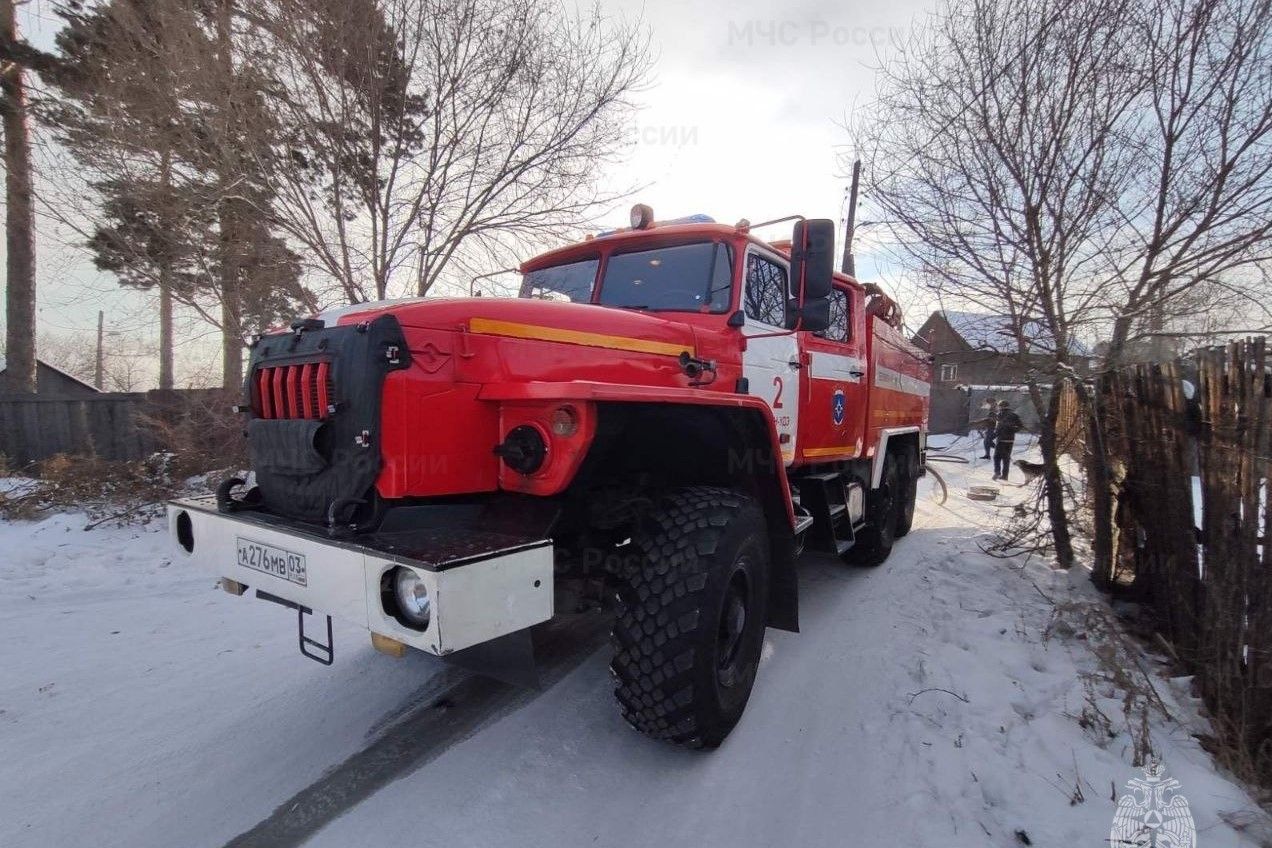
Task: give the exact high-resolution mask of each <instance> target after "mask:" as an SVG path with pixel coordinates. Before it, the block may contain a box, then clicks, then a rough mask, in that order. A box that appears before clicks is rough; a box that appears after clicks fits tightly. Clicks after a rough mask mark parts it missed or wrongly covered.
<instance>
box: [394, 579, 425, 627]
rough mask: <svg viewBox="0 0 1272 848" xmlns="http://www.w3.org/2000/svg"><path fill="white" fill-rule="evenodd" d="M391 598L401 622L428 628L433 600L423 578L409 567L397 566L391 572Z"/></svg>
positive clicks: (410, 625)
mask: <svg viewBox="0 0 1272 848" xmlns="http://www.w3.org/2000/svg"><path fill="white" fill-rule="evenodd" d="M393 598H394V600H396V601H397V608H398V613H399V614H400V615H401V616H402V618H403V619H405V620H404V621H403V624H406V625H407V626H409V627H415V628H418V629H420V630H427V629H428V622H429V619H430V618H431V617H432V615H433V600H432V598H430V597H429V596H428V589H427V588H426V587H425V586H424V580H423V579H422V578H421V577H420V576H419V575H418V574H416V573H415V572H414V571H413V570H411V569H409V568H403V567H401V566H398V568H397V569H395V570H394V573H393Z"/></svg>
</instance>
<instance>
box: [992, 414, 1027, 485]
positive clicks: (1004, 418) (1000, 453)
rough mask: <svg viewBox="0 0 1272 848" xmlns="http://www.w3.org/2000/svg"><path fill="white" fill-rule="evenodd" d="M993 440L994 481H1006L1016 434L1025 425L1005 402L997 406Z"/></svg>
mask: <svg viewBox="0 0 1272 848" xmlns="http://www.w3.org/2000/svg"><path fill="white" fill-rule="evenodd" d="M995 421H996V424H995V426H994V439H995V441H996V442H997V444H995V445H994V479H995V480H1002V481H1004V482H1005V481H1006V480H1007V472H1008V471H1010V470H1011V451H1012V448H1014V447H1015V446H1016V434H1017V433H1019V432H1020V430H1021V428H1023V427H1024V426H1025V423H1024V422H1023V421H1021V420H1020V416H1019V415H1017V414H1016V413H1015V412H1013V411H1012V409H1011V405H1010V404H1008V403H1007V401H1002V402H1001V403H999V404H998V416H997V418H996V419H995Z"/></svg>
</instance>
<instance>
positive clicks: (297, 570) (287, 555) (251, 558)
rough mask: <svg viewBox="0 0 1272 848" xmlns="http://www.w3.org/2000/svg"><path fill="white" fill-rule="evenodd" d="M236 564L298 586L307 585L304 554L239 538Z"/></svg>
mask: <svg viewBox="0 0 1272 848" xmlns="http://www.w3.org/2000/svg"><path fill="white" fill-rule="evenodd" d="M238 564H239V565H241V566H243V567H244V568H250V569H252V570H253V571H259V572H261V573H262V574H270V575H273V576H274V577H281V578H283V579H284V580H290V581H291V582H292V583H295V584H296V585H298V586H307V585H309V584H308V579H309V578H308V574H307V572H306V571H305V555H304V554H295V553H292V552H291V551H285V550H283V549H282V548H276V547H274V546H273V545H262V544H261V543H260V542H253V541H252V540H251V539H243V538H239V540H238Z"/></svg>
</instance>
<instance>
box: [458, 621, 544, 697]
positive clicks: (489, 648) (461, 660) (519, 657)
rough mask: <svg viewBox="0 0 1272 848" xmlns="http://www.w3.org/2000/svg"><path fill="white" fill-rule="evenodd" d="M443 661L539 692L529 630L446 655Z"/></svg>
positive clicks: (537, 669)
mask: <svg viewBox="0 0 1272 848" xmlns="http://www.w3.org/2000/svg"><path fill="white" fill-rule="evenodd" d="M442 659H443V660H444V661H446V662H447V663H449V664H451V665H454V666H458V667H459V668H462V669H465V670H466V671H471V672H474V673H476V674H481V675H484V676H486V677H493V678H494V679H495V680H499V681H502V682H504V683H511V684H512V685H513V686H521V687H524V688H526V689H538V688H539V667H538V665H536V664H535V661H534V643H533V642H532V641H531V639H530V628H529V627H527V628H525V629H524V630H518V631H516V632H514V633H509V634H508V635H507V636H500V637H498V638H496V639H491V640H490V641H489V642H482V643H480V644H477V645H473V646H472V647H471V648H465V649H464V650H462V651H455V652H453V653H450V654H446V655H445V656H443V657H442Z"/></svg>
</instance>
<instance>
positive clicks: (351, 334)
mask: <svg viewBox="0 0 1272 848" xmlns="http://www.w3.org/2000/svg"><path fill="white" fill-rule="evenodd" d="M754 229H756V228H754V227H751V226H750V225H749V224H748V223H747V222H741V223H739V224H737V225H734V226H727V225H722V224H717V223H714V222H712V221H710V220H705V219H702V218H694V219H689V220H682V221H676V222H669V223H665V224H658V223H656V222H655V221H654V219H653V215H652V211H650V210H649V209H648V207H640V206H638V207H636V208H635V209H634V210H633V216H632V226H631V227H630V228H627V229H624V230H621V231H616V232H611V233H608V234H603V235H601V236H597V237H595V238H588V239H585V240H584V241H582V242H579V243H576V244H571V245H568V246H566V247H563V248H560V249H558V250H554V251H550V252H548V253H545V254H543V255H540V256H538V257H536V258H534V259H532V260H530V261H528V262H526V263H525V264H524V265H523V266H522V267H521V269H520V271H521V274H522V280H521V285H520V291H519V297H517V298H490V297H480V298H459V299H435V298H422V299H414V300H406V301H397V302H386V303H375V304H359V305H355V306H352V307H344V308H342V309H340V310H338V311H332V312H329V313H324V314H321V315H318V316H315V317H312V318H308V319H304V320H300V321H297V322H296V323H295V324H294V325H293V326H292V328H291V329H290V330H287V331H283V332H279V333H271V334H267V335H266V336H264V337H262V338H260V339H258V340H256V341H255V343H254V344H253V346H252V357H251V363H250V367H249V369H248V376H247V380H246V385H245V389H244V399H243V403H242V404H241V406H240V410H241V412H242V414H243V416H244V419H245V432H246V438H247V440H248V447H249V454H250V456H251V461H252V471H253V475H252V478H253V479H252V480H251V481H250V483H249V482H246V481H244V480H239V479H235V480H230V481H226V483H225V484H224V485H223V486H222V487H221V489H220V490H219V491H218V495H217V497H216V498H215V499H203V500H188V501H181V502H174V503H173V504H172V505H170V508H169V516H170V523H171V527H172V532H173V535H174V537H175V539H176V541H177V543H178V546H179V548H180V550H182V551H183V552H184V553H185V555H186V556H188V557H190V558H191V559H192V560H194V561H195V562H196V563H198V564H201V565H203V566H204V567H206V568H208V569H210V570H211V571H212V572H213V573H215V574H217V575H218V576H219V577H221V578H222V585H223V586H224V587H225V588H227V590H229V591H231V592H233V593H235V594H243V593H245V592H246V591H247V590H248V588H249V586H251V587H254V588H255V591H256V594H257V596H258V597H262V598H264V599H266V600H272V601H275V602H278V603H282V604H284V605H286V606H289V607H292V608H293V609H295V610H297V612H298V620H299V621H300V626H301V629H302V633H301V645H302V650H306V652H307V653H311V654H316V655H317V656H318V658H319V659H321V660H323V661H328V662H329V661H330V660H331V659H332V657H334V647H333V646H332V645H331V644H330V639H329V638H328V639H327V640H326V641H325V642H324V641H323V640H322V639H321V638H320V636H321V631H320V633H319V638H313V637H310V636H308V635H307V633H306V631H305V629H304V628H305V622H306V620H307V619H306V616H307V615H311V614H313V613H317V614H320V615H325V616H331V615H335V616H338V617H341V618H345V619H348V620H351V621H354V622H355V623H357V624H359V625H360V626H363V627H365V628H366V629H368V630H369V631H370V632H371V634H372V641H373V643H374V644H375V645H376V647H377V648H379V649H381V650H386V651H389V652H391V653H393V652H396V653H401V652H402V651H404V650H406V649H407V648H415V649H420V650H425V651H428V652H431V653H434V654H437V655H439V656H446V657H449V658H450V659H452V660H456V661H462V660H472V659H473V658H474V657H475V656H477V655H480V656H483V657H489V656H491V655H492V654H494V653H499V652H502V653H504V654H515V655H517V656H522V657H524V656H527V655H528V652H527V647H528V640H529V632H528V628H530V627H531V626H533V625H535V624H538V623H541V622H543V621H545V620H547V619H548V618H551V617H552V616H553V615H554V614H563V613H568V612H572V611H574V610H577V609H580V608H584V607H587V606H603V607H605V608H607V609H609V610H611V611H612V615H613V616H614V624H613V627H614V637H615V638H614V643H615V645H616V646H617V647H616V650H615V655H614V659H613V663H612V666H611V667H612V669H613V672H614V675H615V678H616V680H617V681H618V685H617V688H616V693H615V694H616V697H617V699H618V702H619V705H620V711H621V712H622V714H623V716H624V718H626V719H627V721H628V722H629V723H631V724H632V725H633V726H635V727H636V728H637V729H639V730H641V731H642V732H645V733H647V734H650V735H652V736H655V737H659V738H664V739H668V740H670V741H673V742H677V743H680V744H684V745H689V746H693V747H707V748H710V747H714V746H716V745H718V744H720V742H721V741H722V740H723V739H724V738H725V736H727V734H728V733H729V731H730V730H731V729H732V727H733V726H734V725H735V724H736V722H737V721H738V719H739V718H740V716H741V714H742V709H743V708H744V707H745V703H746V700H747V698H748V697H749V693H750V690H751V686H752V683H753V681H754V677H755V672H756V670H757V668H758V661H759V651H760V647H761V644H762V641H763V632H764V628H765V627H766V626H771V627H777V628H782V629H787V630H797V629H798V621H799V618H798V592H797V579H796V574H795V561H796V559H797V558H798V556H799V554H800V552H801V551H802V550H804V548H805V547H813V548H819V549H822V550H825V551H827V552H830V553H832V554H834V555H837V556H841V557H843V558H844V559H845V560H848V561H852V562H857V563H860V564H864V565H877V564H879V563H880V562H882V561H883V560H884V559H885V558H886V557H887V556H888V553H889V551H890V550H891V548H892V545H893V543H894V541H895V539H896V538H898V537H899V536H902V535H904V534H905V533H906V532H907V531H908V530H909V525H910V521H911V520H912V518H913V509H914V497H915V488H916V486H917V480H918V478H919V477H920V476H921V474H922V473H923V464H922V463H923V451H924V438H925V431H926V420H927V388H928V381H929V378H928V366H927V361H926V358H925V357H924V356H923V354H922V353H921V352H919V351H918V350H917V349H915V348H914V347H913V346H911V345H910V344H909V343H908V342H907V341H906V340H905V338H904V337H903V335H902V333H901V331H900V314H899V311H898V310H897V308H896V306H895V304H894V303H893V302H892V301H891V300H890V299H889V298H887V297H886V295H884V293H883V292H882V291H881V290H880V289H879V288H878V287H877V286H873V285H870V284H863V283H860V282H859V281H857V280H855V279H853V278H851V277H849V276H847V275H843V274H836V273H834V272H833V270H832V267H833V258H834V238H833V234H834V227H833V224H832V223H831V222H829V221H806V220H804V219H799V220H798V221H796V223H795V224H794V227H793V232H792V239H791V240H790V241H789V242H773V243H770V242H766V241H763V240H761V239H759V238H757V237H756V236H755V235H754V234H753V232H752V230H754ZM311 624H312V622H311ZM329 632H330V619H328V633H329ZM306 639H308V640H309V641H308V643H307V642H306ZM307 645H308V649H307ZM468 664H469V665H470V666H471V665H472V664H473V663H472V662H468ZM493 665H494V666H497V667H499V668H506V667H507V665H508V663H507V662H506V657H505V658H503V659H500V660H499V661H498V662H495V663H494V664H493Z"/></svg>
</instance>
